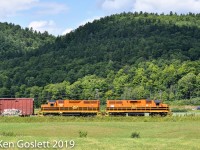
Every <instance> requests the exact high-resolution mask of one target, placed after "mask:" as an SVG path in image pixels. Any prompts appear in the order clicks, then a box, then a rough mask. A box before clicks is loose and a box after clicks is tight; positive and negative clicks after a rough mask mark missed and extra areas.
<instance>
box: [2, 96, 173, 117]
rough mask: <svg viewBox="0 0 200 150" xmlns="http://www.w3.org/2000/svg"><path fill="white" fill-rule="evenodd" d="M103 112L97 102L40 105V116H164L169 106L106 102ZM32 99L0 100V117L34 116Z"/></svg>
mask: <svg viewBox="0 0 200 150" xmlns="http://www.w3.org/2000/svg"><path fill="white" fill-rule="evenodd" d="M106 103H107V104H106V108H105V110H103V111H101V110H100V101H99V100H49V101H48V102H47V104H42V105H41V110H40V111H39V114H40V115H63V116H96V115H106V116H117V115H120V116H135V115H137V116H149V115H150V116H153V115H161V116H166V115H167V114H169V113H170V109H169V106H168V105H167V104H163V103H162V102H161V101H159V100H149V99H141V100H107V102H106ZM33 105H34V99H32V98H0V115H19V116H30V115H34V107H33Z"/></svg>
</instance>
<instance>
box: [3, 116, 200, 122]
mask: <svg viewBox="0 0 200 150" xmlns="http://www.w3.org/2000/svg"><path fill="white" fill-rule="evenodd" d="M116 121H118V122H174V121H200V116H195V115H187V116H166V117H160V116H154V117H131V116H129V117H111V116H110V117H106V116H97V117H63V116H48V117H47V116H46V117H39V116H35V117H0V123H18V122H19V123H31V122H116Z"/></svg>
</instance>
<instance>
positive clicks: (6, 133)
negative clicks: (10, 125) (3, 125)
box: [1, 132, 16, 136]
mask: <svg viewBox="0 0 200 150" xmlns="http://www.w3.org/2000/svg"><path fill="white" fill-rule="evenodd" d="M1 135H2V136H16V135H15V133H14V132H2V134H1Z"/></svg>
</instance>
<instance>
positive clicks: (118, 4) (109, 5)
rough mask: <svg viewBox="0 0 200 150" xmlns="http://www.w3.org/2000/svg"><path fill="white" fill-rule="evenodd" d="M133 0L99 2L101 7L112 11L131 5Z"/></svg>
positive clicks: (124, 8)
mask: <svg viewBox="0 0 200 150" xmlns="http://www.w3.org/2000/svg"><path fill="white" fill-rule="evenodd" d="M134 1H135V0H102V1H101V2H100V5H101V8H102V9H104V10H106V11H109V12H113V11H117V10H120V11H121V10H127V9H130V10H131V8H132V7H133V4H134Z"/></svg>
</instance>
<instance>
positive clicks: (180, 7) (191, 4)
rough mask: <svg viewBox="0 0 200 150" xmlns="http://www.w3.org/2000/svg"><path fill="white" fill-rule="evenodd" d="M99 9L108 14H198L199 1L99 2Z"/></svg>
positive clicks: (121, 0)
mask: <svg viewBox="0 0 200 150" xmlns="http://www.w3.org/2000/svg"><path fill="white" fill-rule="evenodd" d="M99 4H100V7H101V8H102V9H103V10H105V11H108V12H118V13H119V12H122V11H133V12H134V11H143V12H157V13H162V12H164V13H169V12H170V11H173V12H177V13H188V12H193V13H200V0H100V3H99Z"/></svg>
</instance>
